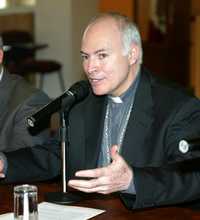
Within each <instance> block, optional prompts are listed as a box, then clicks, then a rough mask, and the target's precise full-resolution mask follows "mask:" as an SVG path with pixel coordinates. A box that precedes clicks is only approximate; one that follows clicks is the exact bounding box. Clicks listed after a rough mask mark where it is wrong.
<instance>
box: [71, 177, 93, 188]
mask: <svg viewBox="0 0 200 220" xmlns="http://www.w3.org/2000/svg"><path fill="white" fill-rule="evenodd" d="M68 185H69V186H71V187H81V188H94V187H96V186H97V181H96V179H92V180H69V182H68Z"/></svg>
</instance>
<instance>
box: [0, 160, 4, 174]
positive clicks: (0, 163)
mask: <svg viewBox="0 0 200 220" xmlns="http://www.w3.org/2000/svg"><path fill="white" fill-rule="evenodd" d="M3 168H4V164H3V161H2V160H0V178H4V177H5V174H4V173H3Z"/></svg>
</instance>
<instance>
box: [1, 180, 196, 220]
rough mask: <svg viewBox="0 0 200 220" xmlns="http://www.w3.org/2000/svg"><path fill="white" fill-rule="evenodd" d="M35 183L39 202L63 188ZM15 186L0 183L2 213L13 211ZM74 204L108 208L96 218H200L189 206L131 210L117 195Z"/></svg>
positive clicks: (93, 198) (54, 184)
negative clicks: (48, 193) (47, 194)
mask: <svg viewBox="0 0 200 220" xmlns="http://www.w3.org/2000/svg"><path fill="white" fill-rule="evenodd" d="M34 185H37V186H38V195H39V198H38V200H39V202H42V201H44V196H45V193H47V192H54V191H59V190H61V186H60V185H59V184H58V183H56V182H46V183H38V184H35V183H34ZM13 187H14V185H0V214H3V213H6V212H12V211H13ZM74 205H78V206H83V207H90V208H98V209H104V210H106V212H105V213H103V214H101V215H98V216H96V217H95V218H93V219H95V220H123V219H134V220H158V219H159V220H169V219H170V220H187V219H188V220H200V210H199V211H196V210H192V209H189V208H181V207H163V208H153V209H147V210H140V211H131V210H128V209H126V208H125V207H124V205H123V204H122V202H121V201H120V199H119V198H118V197H117V196H115V195H107V196H101V195H95V196H91V198H90V199H88V200H84V201H81V202H78V203H76V204H74Z"/></svg>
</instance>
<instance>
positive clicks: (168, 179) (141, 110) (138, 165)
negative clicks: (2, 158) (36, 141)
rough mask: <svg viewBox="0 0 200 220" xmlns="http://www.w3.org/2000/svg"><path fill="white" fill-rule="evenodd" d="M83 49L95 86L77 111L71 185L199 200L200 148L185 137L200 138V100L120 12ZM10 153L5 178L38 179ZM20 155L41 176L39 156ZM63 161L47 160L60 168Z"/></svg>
mask: <svg viewBox="0 0 200 220" xmlns="http://www.w3.org/2000/svg"><path fill="white" fill-rule="evenodd" d="M171 52H172V53H173V51H171ZM81 55H82V58H83V68H84V71H85V73H86V75H87V78H88V80H89V82H90V85H91V92H90V94H89V96H88V97H87V98H86V99H85V100H84V101H82V102H81V103H79V104H77V105H75V106H74V107H73V108H72V110H71V111H70V114H69V140H68V142H69V161H68V163H67V164H68V167H67V172H68V175H69V177H70V181H69V182H68V185H69V186H70V187H73V188H74V189H77V190H80V191H83V192H86V193H93V192H95V193H101V194H109V193H113V192H118V193H119V195H120V196H121V198H122V200H123V202H124V203H125V204H126V206H127V207H128V208H131V209H137V208H147V207H155V206H161V205H172V204H177V203H183V202H191V201H196V200H198V199H199V198H200V190H199V185H200V167H199V166H197V165H196V164H195V162H198V160H199V158H200V151H196V152H193V151H188V152H187V153H184V152H183V151H180V150H179V148H178V144H179V142H180V140H182V139H196V138H198V137H200V101H199V100H198V99H197V98H195V97H193V96H189V95H187V94H186V93H185V92H184V91H183V90H181V89H178V88H177V87H174V86H168V85H166V84H165V83H163V82H161V81H159V80H158V79H157V78H156V77H154V76H153V75H152V74H151V73H150V72H149V71H147V70H145V69H144V68H143V67H142V66H141V63H142V45H141V39H140V34H139V32H138V30H137V28H136V26H135V25H134V24H133V23H132V22H131V21H129V20H128V18H126V17H124V16H121V15H119V14H113V13H108V14H101V15H100V16H97V17H96V18H94V19H93V20H92V21H91V22H90V23H89V25H88V26H87V28H86V29H85V31H84V34H83V38H82V45H81ZM152 55H153V54H152ZM40 148H41V149H42V146H41V147H40ZM23 153H24V155H26V152H25V151H24V152H23ZM30 155H31V154H30ZM35 155H36V154H35ZM6 156H7V159H8V164H11V165H12V166H11V167H12V169H11V167H8V170H7V173H6V174H5V175H6V178H5V181H15V180H19V181H20V180H26V179H31V178H32V174H30V173H26V174H25V175H23V176H22V175H21V176H20V175H19V174H18V173H17V171H19V170H23V169H22V168H21V167H20V168H18V167H17V161H16V158H14V155H13V154H10V153H8V154H6ZM17 156H18V158H20V161H21V163H24V164H27V166H28V167H29V169H30V170H33V171H34V174H36V173H37V172H38V173H39V174H40V177H41V174H42V172H41V169H40V168H38V167H35V165H34V162H35V163H36V161H37V160H35V161H34V162H33V160H31V157H30V160H29V163H26V160H25V159H24V157H23V156H21V155H20V154H18V155H17ZM40 157H42V156H41V155H38V160H39V158H40ZM58 161H59V160H57V161H53V160H49V161H48V162H49V163H46V166H51V167H54V168H55V169H56V170H55V173H56V172H57V171H59V169H58V166H57V165H56V164H57V162H58ZM197 164H198V163H197ZM44 166H45V164H44ZM55 173H54V174H55ZM45 177H48V176H45ZM49 177H50V175H49ZM38 179H39V178H38Z"/></svg>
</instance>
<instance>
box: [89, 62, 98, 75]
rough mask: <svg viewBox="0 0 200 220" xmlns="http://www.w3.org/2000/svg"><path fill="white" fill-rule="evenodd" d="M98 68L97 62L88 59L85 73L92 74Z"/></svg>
mask: <svg viewBox="0 0 200 220" xmlns="http://www.w3.org/2000/svg"><path fill="white" fill-rule="evenodd" d="M98 67H99V62H98V61H97V60H96V59H93V58H91V59H89V60H88V65H87V72H88V73H93V72H96V71H97V70H98Z"/></svg>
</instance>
